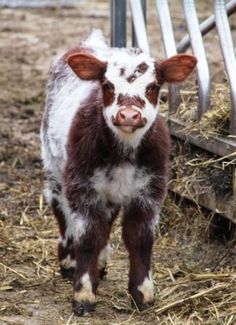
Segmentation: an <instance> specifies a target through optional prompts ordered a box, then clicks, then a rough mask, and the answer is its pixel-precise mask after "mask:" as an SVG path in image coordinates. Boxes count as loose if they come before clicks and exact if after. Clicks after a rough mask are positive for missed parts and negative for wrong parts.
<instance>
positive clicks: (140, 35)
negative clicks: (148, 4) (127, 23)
mask: <svg viewBox="0 0 236 325" xmlns="http://www.w3.org/2000/svg"><path fill="white" fill-rule="evenodd" d="M130 9H131V14H132V20H133V25H134V32H135V37H136V39H137V45H138V47H140V48H141V49H142V50H143V51H144V52H147V53H149V45H148V40H147V33H146V26H145V19H144V15H143V10H142V5H141V1H140V0H130Z"/></svg>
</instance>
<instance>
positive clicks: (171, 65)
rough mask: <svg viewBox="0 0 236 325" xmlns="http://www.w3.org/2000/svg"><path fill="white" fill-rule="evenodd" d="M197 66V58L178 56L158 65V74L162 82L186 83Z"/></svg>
mask: <svg viewBox="0 0 236 325" xmlns="http://www.w3.org/2000/svg"><path fill="white" fill-rule="evenodd" d="M196 64H197V59H196V58H195V56H192V55H188V54H177V55H174V56H171V57H170V58H169V59H167V60H164V61H162V62H160V63H156V70H157V74H158V75H159V76H160V77H161V78H162V82H180V81H184V80H185V79H186V78H187V76H188V75H189V74H190V73H191V72H192V71H193V69H194V68H195V66H196Z"/></svg>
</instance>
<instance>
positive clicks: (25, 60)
mask: <svg viewBox="0 0 236 325" xmlns="http://www.w3.org/2000/svg"><path fill="white" fill-rule="evenodd" d="M209 3H210V1H199V2H198V5H199V7H200V9H201V10H200V14H199V18H200V20H203V19H204V18H206V17H207V16H208V14H209V10H210V9H209ZM152 4H153V3H152V1H150V8H151V9H149V13H148V15H149V16H148V17H150V20H149V23H148V32H149V36H150V42H151V44H152V52H153V54H155V55H158V56H159V57H160V58H161V57H163V56H164V54H163V48H162V46H161V36H160V32H159V27H158V25H157V23H154V22H155V9H154V7H153V6H152ZM172 9H173V11H174V16H175V18H174V25H175V29H176V32H177V39H178V40H179V39H180V37H181V35H183V34H184V33H185V27H184V25H183V19H182V18H181V17H182V12H181V6H180V1H179V2H176V4H175V5H173V4H172ZM230 22H231V25H232V29H233V32H234V34H233V35H234V37H235V29H236V21H235V17H234V20H233V19H232V17H231V19H230ZM92 28H101V29H103V31H104V34H105V36H106V38H107V39H109V2H108V1H87V2H84V1H83V2H82V3H81V4H79V5H78V7H77V8H73V9H9V8H0V40H1V41H0V71H1V72H0V89H1V91H0V168H1V173H0V234H1V235H0V324H4V325H6V324H8V325H28V324H30V325H50V324H52V325H60V324H64V325H66V324H67V325H68V324H181V325H182V324H189V325H191V324H209V325H214V324H222V325H223V324H225V325H226V324H227V325H230V324H236V249H235V248H236V246H235V239H234V238H232V232H233V231H231V230H230V229H228V228H229V227H230V225H229V223H228V222H227V221H224V224H225V229H223V228H222V221H221V219H220V218H219V217H214V216H213V215H212V214H211V213H209V212H206V211H202V210H200V209H199V208H198V207H196V206H195V205H193V204H190V203H189V202H182V201H181V200H178V199H176V198H174V197H173V196H169V197H168V198H167V200H166V202H165V206H164V208H163V210H162V218H161V224H160V227H159V229H158V231H157V236H156V242H155V247H154V250H153V277H154V281H155V287H156V302H155V305H154V306H153V307H151V308H150V309H148V310H146V311H144V312H141V313H140V312H138V311H137V310H135V309H133V308H131V304H130V297H129V295H128V293H127V274H128V260H127V253H126V251H125V249H124V246H123V243H122V241H121V239H120V226H119V221H118V222H117V224H116V225H115V227H114V231H113V235H112V246H113V254H112V258H111V260H110V262H109V265H108V274H107V277H106V279H105V280H104V281H102V282H101V284H100V287H99V292H98V300H97V307H96V311H95V313H94V314H93V315H92V317H84V318H77V317H76V316H74V315H73V314H72V311H71V297H72V286H71V284H70V283H69V282H68V281H66V280H64V279H62V278H61V276H60V274H59V269H58V264H57V259H56V248H57V236H58V232H57V226H56V223H55V221H54V219H53V216H52V213H51V210H50V209H49V208H48V207H47V206H46V204H45V202H44V200H43V196H42V188H43V173H42V166H41V160H40V140H39V128H40V120H41V116H42V112H43V105H44V89H45V83H46V79H47V72H48V69H49V66H50V63H51V62H52V59H53V58H54V57H55V56H56V55H57V54H58V53H60V52H63V50H64V49H66V48H68V47H70V46H71V45H73V44H75V43H77V42H78V41H79V40H80V39H81V37H84V35H86V34H88V33H89V32H90V31H91V29H92ZM214 44H216V36H215V34H214V33H212V34H211V35H209V36H207V37H206V48H207V49H208V57H209V58H210V59H211V71H212V74H213V76H214V81H223V80H224V78H225V77H224V73H223V64H222V60H221V56H220V51H219V48H218V47H217V45H214ZM217 218H218V219H217ZM212 219H214V220H215V224H214V226H212V223H211V220H212ZM231 229H233V225H231Z"/></svg>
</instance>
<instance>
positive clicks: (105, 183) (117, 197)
mask: <svg viewBox="0 0 236 325" xmlns="http://www.w3.org/2000/svg"><path fill="white" fill-rule="evenodd" d="M150 178H151V176H150V175H148V174H146V173H145V172H144V171H142V170H138V169H136V168H135V167H134V166H132V165H131V164H125V165H122V166H118V167H114V168H112V170H111V171H110V173H109V175H107V173H106V169H100V168H98V169H96V170H95V171H94V174H93V176H92V178H91V181H92V183H93V186H94V188H95V190H96V191H97V192H98V194H99V195H100V197H101V199H102V200H103V201H104V202H107V201H110V202H113V203H117V204H126V203H128V202H129V201H130V200H131V199H133V198H135V197H137V196H138V194H139V193H140V191H141V190H143V189H145V188H146V187H147V185H148V183H149V181H150Z"/></svg>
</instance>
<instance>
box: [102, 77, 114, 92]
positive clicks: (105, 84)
mask: <svg viewBox="0 0 236 325" xmlns="http://www.w3.org/2000/svg"><path fill="white" fill-rule="evenodd" d="M102 87H103V89H105V90H107V91H114V85H113V84H112V83H111V82H110V81H108V80H105V81H104V82H103V83H102Z"/></svg>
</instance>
